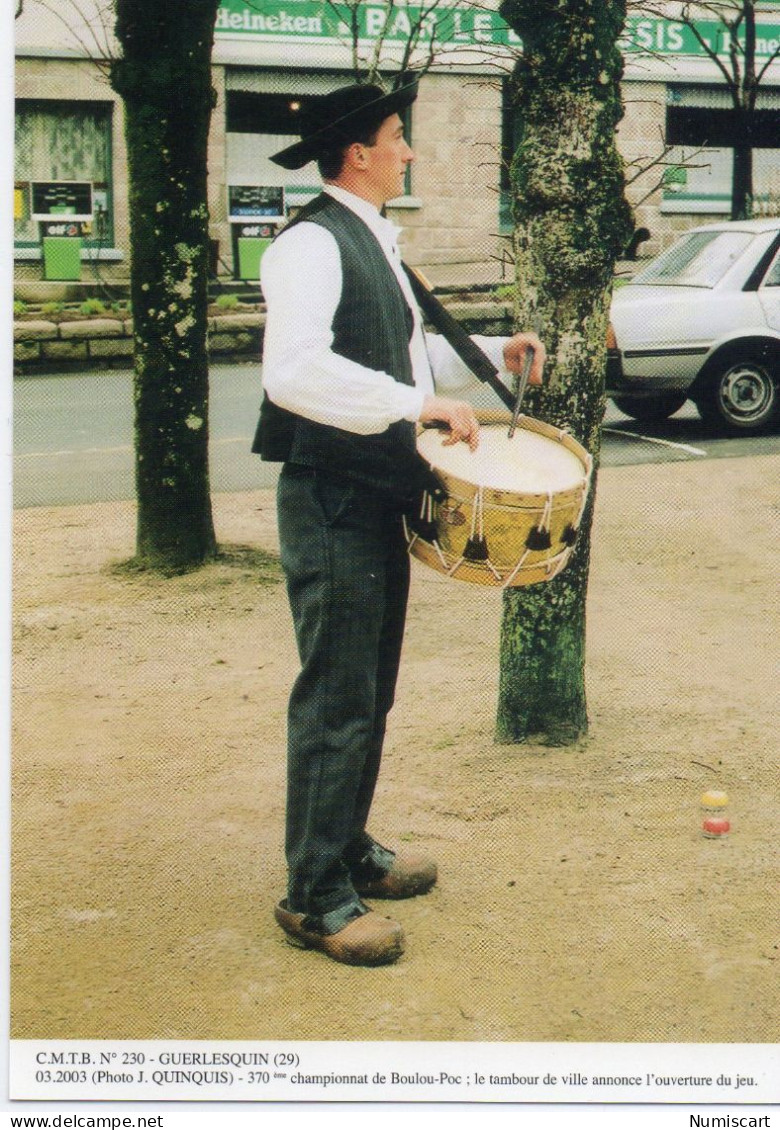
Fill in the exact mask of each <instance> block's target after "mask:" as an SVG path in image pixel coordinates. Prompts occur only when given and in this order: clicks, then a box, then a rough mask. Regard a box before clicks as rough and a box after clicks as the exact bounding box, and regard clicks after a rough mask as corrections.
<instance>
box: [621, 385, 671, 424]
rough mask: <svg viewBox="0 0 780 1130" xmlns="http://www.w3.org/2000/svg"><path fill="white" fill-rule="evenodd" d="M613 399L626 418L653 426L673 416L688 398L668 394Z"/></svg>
mask: <svg viewBox="0 0 780 1130" xmlns="http://www.w3.org/2000/svg"><path fill="white" fill-rule="evenodd" d="M612 399H613V401H614V402H615V407H616V408H619V409H620V411H621V412H625V414H626V416H630V417H631V418H632V419H633V420H638V421H639V422H640V423H642V424H653V423H657V422H658V421H659V420H667V419H668V418H669V417H670V416H673V415H674V414H675V412H677V411H678V409H680V408H682V406H683V404H685V401H686V400H687V399H688V398H687V397H686V396H685V395H683V394H681V393H677V392H668V393H666V394H665V395H663V396H653V397H642V396H613V397H612Z"/></svg>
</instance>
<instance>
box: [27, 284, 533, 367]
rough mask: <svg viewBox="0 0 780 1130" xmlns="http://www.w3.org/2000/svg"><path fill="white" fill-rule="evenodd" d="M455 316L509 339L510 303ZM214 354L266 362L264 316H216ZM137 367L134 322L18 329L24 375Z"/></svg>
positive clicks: (30, 324)
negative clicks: (134, 347)
mask: <svg viewBox="0 0 780 1130" xmlns="http://www.w3.org/2000/svg"><path fill="white" fill-rule="evenodd" d="M448 309H449V310H450V313H452V314H453V316H454V317H456V318H457V319H458V320H459V321H461V322H462V324H463V326H464V328H465V329H466V331H467V332H468V333H482V334H506V333H509V332H510V330H511V308H510V306H509V305H508V304H507V303H504V302H453V303H451V304H450V305H449V306H448ZM208 327H209V337H208V344H209V354H210V356H211V358H212V359H213V360H214V361H230V360H252V359H254V360H256V361H258V362H259V361H260V358H261V356H262V347H263V331H264V329H265V314H264V313H246V314H224V315H217V316H215V317H210V318H209V320H208ZM132 364H133V324H132V321H130V320H129V319H127V320H122V319H119V318H85V319H81V320H78V321H70V322H69V321H63V322H59V323H57V322H52V321H47V320H46V319H44V318H30V319H28V320H26V321H18V322H17V323H16V324H15V326H14V371H15V373H16V374H17V375H19V376H26V375H30V374H33V373H45V372H50V373H54V372H65V371H67V370H73V369H79V370H81V369H84V370H87V369H112V368H113V369H117V368H122V369H129V368H131V367H132Z"/></svg>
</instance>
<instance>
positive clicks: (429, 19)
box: [216, 0, 780, 58]
mask: <svg viewBox="0 0 780 1130" xmlns="http://www.w3.org/2000/svg"><path fill="white" fill-rule="evenodd" d="M423 13H427V14H423ZM351 16H352V10H351V8H349V7H348V6H347V5H346V4H344V5H339V4H333V5H331V4H328V3H325V2H324V0H286V2H279V0H222V4H221V5H220V8H219V10H218V12H217V23H216V34H217V36H218V37H220V38H232V37H239V38H242V39H244V38H246V39H253V40H266V41H269V42H279V41H283V42H284V41H298V42H311V41H314V42H319V43H322V42H333V43H340V42H344V41H345V40H347V41H348V40H349V39H350V38H351V35H352V31H351ZM357 17H358V35H359V37H360V39H361V40H368V41H371V40H376V39H377V38H378V37H379V36H380V35H382V34H383V35H384V38H385V41H386V42H388V43H393V42H397V43H403V42H405V41H406V40H407V39H408V37H409V35H410V34H411V32H412V30H413V29H415V28H416V27H417V26H418V25H419V24H420V23H421V28H420V37H419V38H420V42H421V43H430V42H431V41H433V40H435V41H436V42H438V43H441V44H442V45H444V46H447V47H457V46H460V45H463V46H465V45H469V44H470V45H472V46H473V45H477V46H479V45H482V44H484V45H494V46H503V47H508V46H509V47H511V46H514V47H517V46H519V45H520V42H521V41H520V39H519V37H518V36H517V35H516V34H515V32H513V31H512V30H511V28H509V27H508V26H507V24H506V23H505V22H504V21H503V20H502V19H501V17H500V16H499V14H498V12H493V11H486V10H484V9H481V8H477V7H473V8H472V7H459V6H458V5H456V4H442V5H441V6H439V7H437V8H435V9H434V10H433V11H430V10H428V9H427V8H426V7H425V6H424V5H420V4H406V5H404V6H403V7H398V8H392V9H390V8H388V6H387V5H386V4H371V3H365V4H361V5H360V7H359V8H358V11H357ZM696 27H697V29H698V31H699V32H700V34H701V35H702V37H703V38H704V40H705V41H706V42H707V43H708V44H709V45H711V46H713V47H714V48H715V49H716V50H717V51H718V53H719V54H723V55H726V54H728V49H729V44H728V37H727V35H726V29H725V27H724V26H723V24H721V23H720V22H719V21H718V20H701V21H697V24H696ZM779 44H780V24H778V23H776V22H775V23H760V24H759V25H758V27H757V37H756V55H757V57H758V58H768V57H770V56H771V55H773V54H775V53H776V52H777V49H778V45H779ZM620 46H621V48H622V50H623V51H624V52H625V53H626V54H637V53H639V54H647V53H652V54H656V55H665V56H675V55H677V56H681V55H687V56H706V55H707V51H706V49H705V47H704V46H703V45H702V43H700V42H699V40H698V38H697V37H696V34H695V33H694V32H693V30H692V29H691V28H689V27H686V26H685V24H683V23H680V22H678V21H675V20H662V19H656V18H647V19H645V18H642V17H640V16H632V17H630V18H629V19H628V20H627V21H626V27H625V30H624V32H623V35H622V37H621V39H620Z"/></svg>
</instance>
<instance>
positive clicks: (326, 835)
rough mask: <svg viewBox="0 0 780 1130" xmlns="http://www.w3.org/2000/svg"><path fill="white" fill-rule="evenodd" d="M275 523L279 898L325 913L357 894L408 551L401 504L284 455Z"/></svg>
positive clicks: (402, 611)
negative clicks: (286, 698)
mask: <svg viewBox="0 0 780 1130" xmlns="http://www.w3.org/2000/svg"><path fill="white" fill-rule="evenodd" d="M278 520H279V535H280V542H281V558H282V566H283V568H284V572H285V577H286V580H287V591H288V595H289V600H290V608H291V611H292V616H293V623H294V626H295V634H296V639H297V643H298V652H299V655H300V660H301V671H300V674H299V675H298V678H297V680H296V682H295V685H294V687H293V690H292V694H291V696H290V704H289V715H288V784H287V824H286V844H285V847H286V854H287V865H288V873H289V880H288V892H287V896H288V906H289V908H290V909H291V910H293V911H296V912H298V913H307V914H312V915H319V916H322V915H325V914H328V913H329V912H333V911H336V910H339V909H340V908H348V907H350V906H354V904H355V903H356V902H357V896H356V894H355V891H354V887H353V885H352V882H351V879H350V861H351V860H355V861H357V857H358V856H359V855H360V854H362V853H361V846H362V845H363V843H364V841H365V826H366V821H367V819H368V813H369V809H370V807H371V801H372V798H373V795H374V787H375V785H376V780H377V774H378V772H379V762H380V758H381V755H382V743H383V739H384V735H385V722H386V718H387V712H388V711H389V710H390V707H391V706H392V704H393V697H394V693H395V684H396V678H397V675H398V664H399V659H400V654H401V644H402V641H403V631H404V622H405V618H406V601H407V594H408V589H409V558H408V554H407V551H406V544H405V541H404V536H403V528H402V520H401V516H400V513H399V511H398V509H397V508H396V507H395V506H394V505H393V504H392V503H391V502H390V501H388V500H385V499H384V498H383V496H381V495H380V494H378V493H377V492H375V491H372V490H370V489H369V488H364V487H363V486H362V485H360V484H357V483H354V482H349V481H348V480H346V479H339V478H336V477H333V476H331V475H330V474H328V473H323V472H320V471H314V470H312V469H309V468H303V467H297V466H295V465H291V464H287V465H286V466H285V467H284V468H283V469H282V473H281V475H280V478H279V487H278ZM363 850H365V849H363Z"/></svg>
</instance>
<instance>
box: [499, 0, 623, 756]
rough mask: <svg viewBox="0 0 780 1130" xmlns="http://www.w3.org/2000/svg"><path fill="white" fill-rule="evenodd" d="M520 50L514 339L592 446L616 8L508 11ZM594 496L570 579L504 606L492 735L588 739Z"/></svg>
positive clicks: (618, 66)
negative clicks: (529, 341)
mask: <svg viewBox="0 0 780 1130" xmlns="http://www.w3.org/2000/svg"><path fill="white" fill-rule="evenodd" d="M501 14H502V16H503V17H504V19H505V20H506V21H507V23H509V24H510V26H511V27H512V28H513V29H514V30H515V31H516V32H517V33H518V34H519V35H520V37H521V39H522V41H523V57H522V59H521V60H520V61H519V62H518V66H517V69H516V75H515V79H516V87H517V99H518V105H519V107H520V109H521V113H522V127H521V139H520V143H519V146H518V149H517V152H516V154H515V157H514V161H513V165H512V184H513V193H514V218H515V236H514V250H515V263H516V276H517V297H516V304H515V318H516V324H517V326H518V328H528V327H531V326H533V327H534V328H536V329H537V330H538V332H539V334H540V336H541V337H542V340H543V341H544V342H545V345H546V347H547V351H548V357H549V360H548V364H547V368H546V375H545V384H544V387H543V389H542V390H540V391H537V390H532V392H531V394H530V395H529V397H528V407H527V410H528V411H529V413H530V414H532V415H535V416H538V417H539V418H541V419H544V420H547V421H548V422H550V423H552V424H554V425H556V426H558V427H562V428H565V429H566V430H567V431H569V432H570V433H571V434H572V435H574V437H575V438H576V439H578V440H579V441H580V443H582V444H583V446H584V447H585V448H586V449H587V450H588V451H589V452H590V453H591V455H592V456H593V458H594V467H595V466H596V465H597V463H598V456H599V451H600V446H601V421H602V417H603V414H604V403H605V401H604V368H605V363H606V333H607V324H608V318H609V301H610V296H611V289H612V277H613V271H614V266H615V261H616V259H617V258H618V257H619V255H620V254H621V252H622V250H623V249H624V248H625V247H626V245H627V243H628V240H629V238H630V235H631V232H632V219H631V213H630V210H629V207H628V204H627V203H626V201H625V197H624V195H623V189H624V173H623V165H622V161H621V159H620V157H619V155H618V152H617V148H616V146H615V127H616V125H617V122H618V121H619V120H620V118H621V116H622V106H621V103H620V93H619V82H620V75H621V72H622V59H621V56H620V54H619V52H618V50H617V48H616V40H617V37H618V35H619V33H620V30H621V28H622V25H623V21H624V18H625V0H608V2H604V0H570V2H568V3H566V4H560V3H558V0H505V2H504V3H503V4H502V6H501ZM594 494H595V472H594V479H593V486H592V493H591V496H590V499H589V502H588V506H587V507H586V510H585V514H584V515H583V520H582V524H581V527H580V535H579V538H578V541H577V544H576V546H575V550H574V553H573V555H572V558H571V560H570V562H569V564H568V566H567V568H566V569H565V570H564V571H563V572H562V573H561V574H560V575H559V576H558V577H556V578H555V579H554V580H552V581H550V582H547V583H544V584H541V585H535V586H530V587H527V588H518V589H508V590H507V591H506V593H505V595H504V611H503V622H502V629H501V677H500V689H499V703H498V714H497V724H496V734H497V739H498V740H499V741H506V742H519V741H524V740H526V739H527V738H531V737H532V738H534V739H535V740H536V741H539V742H542V743H546V744H551V745H552V744H554V745H560V744H569V743H573V742H575V741H577V740H578V739H579V738H580V737H582V736H583V735H584V734H585V733H586V731H587V724H588V719H587V703H586V694H585V670H584V668H585V602H586V593H587V583H588V568H589V560H590V526H591V520H592V515H593V500H594Z"/></svg>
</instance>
